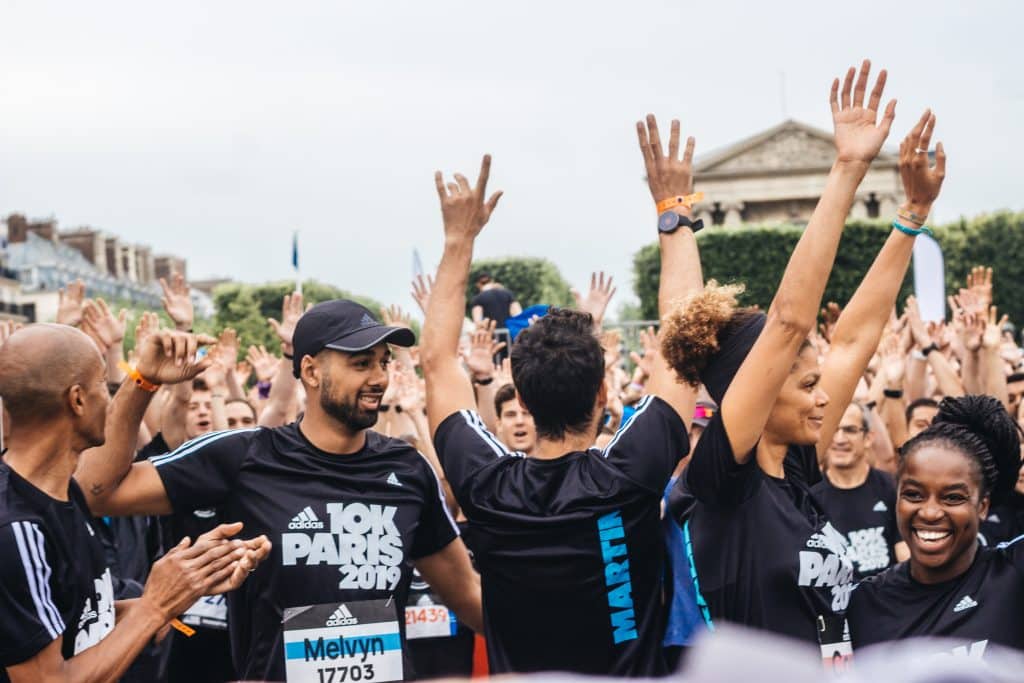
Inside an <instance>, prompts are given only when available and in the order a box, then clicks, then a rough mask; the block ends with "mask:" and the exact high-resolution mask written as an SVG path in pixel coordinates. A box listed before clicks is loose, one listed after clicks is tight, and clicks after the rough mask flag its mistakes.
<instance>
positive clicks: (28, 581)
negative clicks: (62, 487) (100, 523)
mask: <svg viewBox="0 0 1024 683" xmlns="http://www.w3.org/2000/svg"><path fill="white" fill-rule="evenodd" d="M113 630H114V587H113V582H112V579H111V573H110V569H109V568H108V567H107V565H106V563H105V561H104V556H103V547H102V546H101V545H100V541H99V539H98V538H97V537H96V531H95V529H93V527H92V524H91V522H90V515H89V508H88V506H87V505H86V502H85V498H84V497H83V496H82V491H81V489H79V487H78V484H77V483H76V482H75V481H74V480H72V481H71V483H70V484H69V485H68V500H67V501H66V502H65V501H61V500H56V499H54V498H51V497H50V496H48V495H46V494H45V493H43V492H42V491H40V490H39V489H38V488H36V487H35V486H33V485H32V484H30V483H29V482H28V481H26V480H25V479H23V478H22V477H21V476H20V475H18V473H17V472H15V471H14V470H12V469H11V468H10V467H8V466H7V464H6V463H3V462H0V681H7V680H8V678H7V671H6V667H8V666H11V665H14V664H20V663H21V662H24V661H27V660H29V659H31V658H32V657H35V656H36V655H37V654H39V653H40V652H41V651H42V650H44V649H45V648H46V647H47V646H48V645H49V644H50V643H52V642H53V641H55V640H57V639H58V638H60V637H61V636H63V637H64V641H63V643H62V644H61V654H62V655H64V659H71V657H73V656H74V655H77V654H79V653H81V652H82V651H84V650H86V649H88V648H90V647H92V646H93V645H96V644H97V643H99V642H100V641H101V640H103V638H105V637H106V636H107V635H108V634H109V633H110V632H111V631H113Z"/></svg>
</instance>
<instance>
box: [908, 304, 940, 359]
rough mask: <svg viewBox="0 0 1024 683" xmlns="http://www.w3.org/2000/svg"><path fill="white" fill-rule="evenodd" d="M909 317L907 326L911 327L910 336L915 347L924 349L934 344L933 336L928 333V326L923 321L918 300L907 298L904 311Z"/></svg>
mask: <svg viewBox="0 0 1024 683" xmlns="http://www.w3.org/2000/svg"><path fill="white" fill-rule="evenodd" d="M904 315H906V316H907V325H908V326H909V327H910V334H911V335H912V336H913V339H914V346H916V347H917V348H918V349H923V348H925V347H926V346H929V345H930V344H932V343H933V341H934V340H933V339H932V335H931V334H930V333H929V332H928V328H927V326H925V324H924V321H923V320H921V310H920V309H919V308H918V306H917V298H916V297H913V296H908V297H907V307H906V309H905V310H904Z"/></svg>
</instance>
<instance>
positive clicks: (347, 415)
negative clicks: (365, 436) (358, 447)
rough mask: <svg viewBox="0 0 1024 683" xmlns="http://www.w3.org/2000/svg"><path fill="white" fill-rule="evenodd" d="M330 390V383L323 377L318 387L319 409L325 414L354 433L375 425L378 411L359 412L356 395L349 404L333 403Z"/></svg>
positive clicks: (357, 396) (342, 402)
mask: <svg viewBox="0 0 1024 683" xmlns="http://www.w3.org/2000/svg"><path fill="white" fill-rule="evenodd" d="M331 388H332V386H331V382H330V381H329V380H328V379H327V378H326V377H325V378H324V381H323V384H322V386H321V387H320V408H321V409H322V410H323V411H324V412H325V413H327V414H328V415H330V416H331V417H333V418H334V419H335V420H337V421H338V422H340V423H342V424H343V425H345V426H346V427H348V428H349V429H351V430H352V431H354V432H360V431H362V430H364V429H369V428H370V427H372V426H373V425H375V424H377V413H378V411H376V410H360V409H359V395H358V394H356V398H355V399H354V400H353V401H352V402H350V403H346V402H344V401H334V400H332V398H331V394H332V393H333V392H332V391H331Z"/></svg>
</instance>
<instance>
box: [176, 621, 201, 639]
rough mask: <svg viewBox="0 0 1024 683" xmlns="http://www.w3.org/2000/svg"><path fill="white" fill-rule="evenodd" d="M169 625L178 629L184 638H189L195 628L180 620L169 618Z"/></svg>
mask: <svg viewBox="0 0 1024 683" xmlns="http://www.w3.org/2000/svg"><path fill="white" fill-rule="evenodd" d="M171 626H172V627H173V628H174V630H175V631H178V632H179V633H181V634H182V635H184V636H185V637H186V638H191V637H192V636H194V635H195V634H196V630H195V629H194V628H192V627H191V626H188V625H187V624H185V623H183V622H181V621H180V620H178V619H171Z"/></svg>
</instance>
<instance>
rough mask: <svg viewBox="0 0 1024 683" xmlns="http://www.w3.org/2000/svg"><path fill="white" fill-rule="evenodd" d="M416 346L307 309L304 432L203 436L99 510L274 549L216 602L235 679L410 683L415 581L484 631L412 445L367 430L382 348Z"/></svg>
mask: <svg viewBox="0 0 1024 683" xmlns="http://www.w3.org/2000/svg"><path fill="white" fill-rule="evenodd" d="M414 341H415V339H414V336H413V333H412V332H411V331H410V330H408V329H406V328H403V327H387V326H384V325H381V324H380V323H378V322H377V321H376V320H375V319H374V318H373V316H372V315H371V314H370V312H369V311H368V310H367V309H366V308H364V307H363V306H360V305H359V304H356V303H353V302H351V301H344V300H336V301H327V302H324V303H321V304H318V305H316V306H314V307H313V308H311V309H310V310H309V311H307V312H306V313H305V314H304V315H303V316H302V317H301V318H300V319H299V322H298V324H297V325H296V327H295V333H294V337H293V344H294V348H293V354H292V358H293V364H294V373H295V376H296V377H298V378H299V379H300V381H301V382H302V383H303V385H304V387H305V390H306V395H307V405H306V412H305V415H304V416H303V418H302V420H301V422H296V423H293V424H290V425H286V426H284V427H279V428H276V429H265V428H263V429H243V430H235V431H230V432H215V433H212V434H206V435H203V436H201V437H199V438H197V439H195V440H193V441H190V442H188V443H186V444H184V445H183V446H181V447H180V448H178V449H177V450H175V451H172V452H171V453H168V454H166V455H162V456H158V457H155V458H153V459H152V460H150V461H149V462H144V463H137V464H134V465H131V467H130V468H129V467H128V464H127V462H126V464H125V468H126V470H127V475H126V477H125V478H124V480H123V482H122V483H121V484H120V486H119V487H118V488H117V490H115V491H113V492H112V493H111V494H109V496H108V497H107V499H106V502H105V506H106V512H107V514H168V513H171V512H172V511H174V510H193V509H199V508H217V509H218V510H220V511H221V512H222V513H224V514H226V515H228V516H230V517H231V518H232V519H238V520H240V521H242V522H244V523H245V529H246V532H247V533H248V534H259V533H265V534H266V535H267V536H268V537H269V538H270V539H271V540H272V541H273V543H274V548H273V551H272V553H271V556H270V557H269V558H268V559H267V561H265V562H264V563H263V565H262V566H261V567H260V569H259V570H258V571H257V572H256V573H254V574H253V576H252V578H251V579H250V580H249V581H248V582H247V584H246V589H245V590H243V591H238V592H236V593H235V594H233V595H229V596H228V612H229V619H228V622H229V629H230V632H231V642H232V653H233V657H234V660H235V666H236V669H237V672H238V675H239V677H240V678H242V679H260V680H284V679H285V678H286V676H287V678H289V679H297V680H330V679H333V678H334V677H335V676H336V677H337V680H345V679H346V678H347V679H351V680H360V679H363V680H374V681H388V680H401V679H402V678H405V677H409V676H410V675H411V673H412V672H411V671H410V670H409V666H408V664H407V662H408V659H406V658H405V656H404V647H403V645H404V631H405V619H404V612H403V609H404V606H405V602H406V595H407V592H408V588H409V582H410V579H411V577H412V568H413V565H415V566H416V568H417V569H418V570H419V571H420V573H421V574H423V576H424V577H425V578H426V579H427V580H428V581H429V582H430V584H431V586H432V587H433V588H434V589H435V590H436V591H437V593H438V594H439V595H441V596H442V598H443V599H444V601H445V604H447V605H448V606H450V607H451V608H452V609H453V610H454V611H455V612H456V614H457V615H458V617H459V618H460V619H463V620H465V621H466V623H467V624H468V625H470V626H471V627H473V628H475V629H479V628H480V622H481V611H480V610H481V608H480V584H479V579H478V577H477V576H476V574H475V573H474V572H473V570H472V567H471V566H470V563H469V558H468V555H467V553H466V550H465V547H464V545H463V544H462V541H461V540H460V539H459V537H458V530H457V528H456V526H455V523H454V521H453V520H452V519H451V517H450V516H449V514H448V511H447V508H446V507H445V503H444V499H443V496H442V493H441V484H440V481H439V480H438V478H437V475H436V474H435V473H434V471H433V469H432V468H431V466H430V464H429V463H428V462H427V461H426V459H424V458H423V457H422V456H421V455H420V454H419V453H418V452H417V451H416V450H415V449H413V448H411V447H410V446H409V445H408V444H406V443H405V442H402V441H398V440H395V439H390V438H387V437H385V436H383V435H381V434H378V433H377V432H374V431H371V430H370V427H372V426H373V425H374V424H375V423H376V421H377V412H378V409H379V408H380V402H381V397H382V396H383V394H384V391H385V389H387V385H388V373H387V366H388V363H389V361H390V358H391V351H390V348H389V346H388V345H389V344H396V345H400V346H410V345H412V344H413V343H414ZM286 353H287V349H286ZM343 669H344V671H342V670H343Z"/></svg>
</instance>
